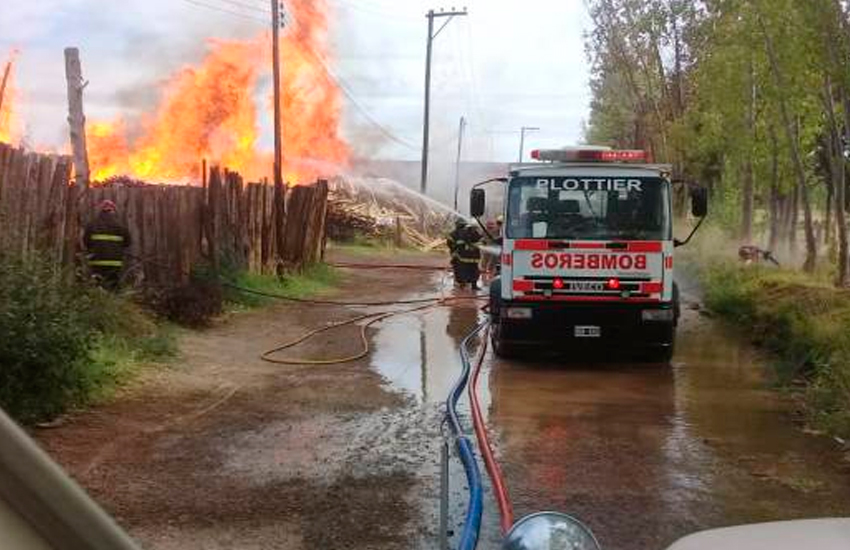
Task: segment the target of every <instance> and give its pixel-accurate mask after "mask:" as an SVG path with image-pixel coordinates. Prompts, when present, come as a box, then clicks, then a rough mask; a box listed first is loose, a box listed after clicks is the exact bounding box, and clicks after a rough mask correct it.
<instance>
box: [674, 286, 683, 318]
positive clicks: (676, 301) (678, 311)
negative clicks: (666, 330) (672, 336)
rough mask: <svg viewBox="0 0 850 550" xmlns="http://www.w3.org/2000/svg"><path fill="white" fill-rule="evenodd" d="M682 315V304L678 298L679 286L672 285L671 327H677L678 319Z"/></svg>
mask: <svg viewBox="0 0 850 550" xmlns="http://www.w3.org/2000/svg"><path fill="white" fill-rule="evenodd" d="M681 315H682V304H681V302H680V298H679V285H678V284H677V283H675V282H674V283H673V326H679V317H681Z"/></svg>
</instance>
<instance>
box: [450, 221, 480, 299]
mask: <svg viewBox="0 0 850 550" xmlns="http://www.w3.org/2000/svg"><path fill="white" fill-rule="evenodd" d="M479 241H481V235H479V234H478V231H476V230H475V228H474V227H471V226H469V225H468V224H467V223H466V220H464V219H462V218H459V219H458V220H457V222H455V230H454V231H452V232H451V233H450V234H449V236H448V239H447V244H448V246H449V252H450V253H451V255H452V268H453V270H454V275H455V285H456V286H459V287H460V288H464V287H465V285H469V286H470V287H471V288H473V289H477V288H478V277H479V275H480V271H479V267H478V264H479V262H480V261H481V251H480V250H479V249H478V246H477V243H478V242H479Z"/></svg>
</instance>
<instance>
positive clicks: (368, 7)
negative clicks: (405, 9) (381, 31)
mask: <svg viewBox="0 0 850 550" xmlns="http://www.w3.org/2000/svg"><path fill="white" fill-rule="evenodd" d="M333 2H334V3H336V4H338V5H340V6H343V7H345V8H347V9H352V10H355V11H359V12H361V13H365V14H369V15H375V16H378V17H384V18H387V19H394V20H396V21H406V22H413V21H414V18H412V17H408V16H404V15H400V14H398V13H397V12H395V11H385V8H384V7H383V6H379V5H377V4H370V3H366V2H363V1H362V0H354V1H349V0H333ZM389 9H392V8H389Z"/></svg>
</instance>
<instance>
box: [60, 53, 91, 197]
mask: <svg viewBox="0 0 850 550" xmlns="http://www.w3.org/2000/svg"><path fill="white" fill-rule="evenodd" d="M65 78H66V79H67V81H68V126H69V129H70V134H71V151H72V153H73V155H74V179H75V181H76V183H77V185H79V186H81V187H82V188H85V187H88V185H89V156H88V150H87V149H86V117H85V114H84V113H83V89H84V88H85V87H86V84H85V83H83V69H82V66H81V64H80V50H78V49H77V48H65Z"/></svg>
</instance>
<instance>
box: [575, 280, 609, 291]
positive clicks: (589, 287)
mask: <svg viewBox="0 0 850 550" xmlns="http://www.w3.org/2000/svg"><path fill="white" fill-rule="evenodd" d="M567 288H568V289H569V290H571V291H573V292H602V291H604V290H605V283H597V282H590V281H570V282H569V283H568V284H567Z"/></svg>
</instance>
